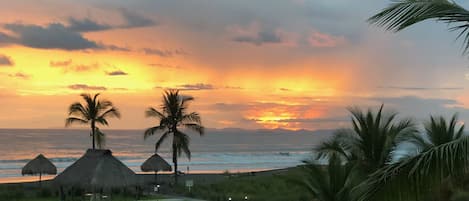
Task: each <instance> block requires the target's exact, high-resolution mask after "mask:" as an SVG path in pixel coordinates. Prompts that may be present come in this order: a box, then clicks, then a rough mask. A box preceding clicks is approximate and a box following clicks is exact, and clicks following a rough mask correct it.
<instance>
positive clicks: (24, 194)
mask: <svg viewBox="0 0 469 201" xmlns="http://www.w3.org/2000/svg"><path fill="white" fill-rule="evenodd" d="M75 193H76V194H77V195H75V196H74V197H69V198H67V200H70V201H87V200H89V197H85V196H83V193H82V191H76V192H75ZM112 195H113V196H112V200H113V201H135V196H134V195H132V194H128V193H126V192H125V191H114V192H113V194H112ZM162 198H165V197H162V196H141V197H140V198H139V200H154V199H162ZM57 200H59V195H58V192H57V191H54V190H50V189H49V188H43V189H40V188H38V187H24V186H23V185H22V184H3V185H0V201H57Z"/></svg>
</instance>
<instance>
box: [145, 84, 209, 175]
mask: <svg viewBox="0 0 469 201" xmlns="http://www.w3.org/2000/svg"><path fill="white" fill-rule="evenodd" d="M193 100H194V98H193V97H189V96H183V95H180V94H179V90H167V91H165V92H164V95H163V104H162V105H161V108H160V110H157V109H155V108H153V107H150V108H148V110H147V111H146V112H145V114H146V116H147V117H154V118H156V119H158V120H159V124H158V125H156V126H154V127H151V128H148V129H147V130H145V133H144V139H147V138H148V137H149V136H152V135H154V134H156V133H160V134H161V136H160V138H159V139H158V141H157V142H156V144H155V153H156V151H158V149H159V148H160V146H161V144H162V143H163V142H164V141H165V140H166V139H168V138H170V137H172V146H171V150H172V154H173V156H172V157H173V163H174V181H175V183H176V184H177V177H178V174H177V172H178V171H177V170H178V161H177V159H178V157H179V156H181V154H182V152H184V153H185V155H186V156H187V157H188V158H189V159H190V158H191V151H190V150H189V140H190V138H189V136H188V135H187V134H186V133H184V132H183V131H184V130H182V129H186V130H190V131H195V132H196V133H198V134H200V135H203V134H204V127H203V126H202V122H201V118H200V115H199V114H198V113H196V112H188V106H189V103H190V102H191V101H193Z"/></svg>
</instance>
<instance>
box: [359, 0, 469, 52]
mask: <svg viewBox="0 0 469 201" xmlns="http://www.w3.org/2000/svg"><path fill="white" fill-rule="evenodd" d="M428 19H435V20H437V21H442V22H444V23H448V24H455V25H454V26H453V27H451V28H450V31H459V35H458V38H460V37H463V38H464V39H463V49H464V51H463V52H464V53H468V52H467V51H468V48H469V11H467V10H466V9H464V8H463V7H461V6H459V5H458V4H456V3H455V2H454V1H450V0H396V1H394V3H392V4H391V5H389V6H388V7H386V8H384V9H383V10H382V11H381V12H379V13H378V14H376V15H374V16H372V17H370V18H369V19H368V22H369V23H371V24H375V25H377V26H381V27H384V28H386V29H387V30H390V31H395V32H397V31H400V30H403V29H405V28H407V27H409V26H412V25H414V24H416V23H419V22H422V21H425V20H428Z"/></svg>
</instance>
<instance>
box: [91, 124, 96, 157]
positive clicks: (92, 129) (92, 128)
mask: <svg viewBox="0 0 469 201" xmlns="http://www.w3.org/2000/svg"><path fill="white" fill-rule="evenodd" d="M94 132H95V125H94V121H92V122H91V138H92V141H91V143H93V145H92V147H93V150H95V149H96V147H95V139H94V135H95V133H94Z"/></svg>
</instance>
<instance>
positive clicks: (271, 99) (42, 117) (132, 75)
mask: <svg viewBox="0 0 469 201" xmlns="http://www.w3.org/2000/svg"><path fill="white" fill-rule="evenodd" d="M457 2H459V3H461V5H463V6H464V7H466V8H469V3H464V2H463V1H457ZM389 3H390V1H387V0H382V1H376V0H362V1H360V3H357V1H353V0H333V1H331V0H236V1H233V0H215V1H214V0H180V1H174V0H137V1H128V0H83V1H72V0H64V1H55V0H29V1H28V0H18V1H9V0H8V1H7V0H0V13H2V18H0V114H1V115H0V128H64V124H65V118H66V117H67V108H68V106H69V105H70V104H71V103H73V102H76V101H80V100H81V97H80V96H79V95H80V94H81V93H91V94H94V93H101V96H100V97H101V98H103V99H108V100H110V101H112V102H113V103H114V105H115V106H117V107H118V108H119V109H120V111H121V113H122V118H121V119H115V120H111V121H110V128H113V129H144V128H148V127H150V126H153V125H155V124H157V120H156V119H148V118H145V116H144V111H145V110H146V109H147V108H148V107H155V108H158V107H160V106H161V101H162V94H163V91H164V90H165V89H169V88H172V89H180V90H181V93H182V94H184V95H190V96H193V97H194V98H195V101H194V102H193V103H192V105H191V110H193V111H197V112H199V113H200V114H201V116H202V121H203V123H204V125H205V126H206V127H209V128H245V129H275V128H283V129H295V130H296V129H309V130H318V129H334V128H338V127H344V126H348V125H350V115H349V112H348V110H347V107H353V106H358V107H361V108H364V109H366V108H369V107H370V108H374V109H376V108H378V107H379V106H380V105H381V104H384V105H385V106H384V107H385V109H388V110H390V111H396V112H399V114H400V117H412V118H414V119H415V120H416V121H417V122H422V121H425V120H426V119H428V118H429V115H445V116H449V115H452V114H454V113H458V114H459V117H460V119H461V122H464V121H468V120H469V93H468V92H469V88H468V87H467V85H468V84H469V69H468V67H469V63H468V62H469V57H468V56H465V55H462V51H461V44H462V41H459V40H455V38H456V36H457V33H454V32H449V31H448V30H447V29H448V26H447V25H445V24H441V23H437V22H434V21H429V22H425V23H422V24H418V25H416V26H414V27H411V28H409V29H407V30H404V31H402V32H399V33H389V32H386V31H384V30H383V29H382V28H378V27H375V26H372V25H369V24H368V23H367V22H366V19H367V18H368V17H370V16H371V15H373V14H375V13H377V12H378V11H379V10H381V9H382V8H384V7H385V6H386V5H388V4H389Z"/></svg>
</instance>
